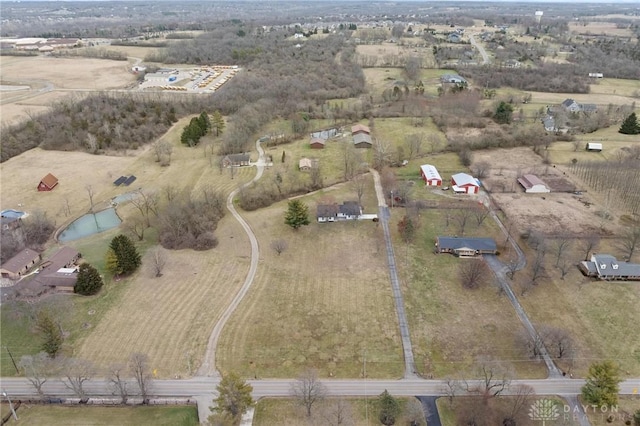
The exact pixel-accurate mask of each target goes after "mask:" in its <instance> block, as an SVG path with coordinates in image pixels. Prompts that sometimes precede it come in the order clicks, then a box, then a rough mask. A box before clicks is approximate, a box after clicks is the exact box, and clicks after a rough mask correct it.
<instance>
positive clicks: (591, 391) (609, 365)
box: [582, 360, 622, 407]
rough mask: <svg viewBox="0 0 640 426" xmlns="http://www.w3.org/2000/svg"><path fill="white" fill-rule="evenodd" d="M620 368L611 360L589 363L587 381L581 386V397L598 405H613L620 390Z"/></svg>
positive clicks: (616, 401)
mask: <svg viewBox="0 0 640 426" xmlns="http://www.w3.org/2000/svg"><path fill="white" fill-rule="evenodd" d="M621 381H622V380H621V379H620V368H619V367H618V366H617V365H616V364H614V363H613V362H612V361H608V360H607V361H602V362H596V363H593V364H591V366H590V367H589V374H588V375H587V383H585V385H584V386H583V387H582V398H584V400H585V401H586V402H588V403H589V404H595V405H597V406H598V407H602V406H609V407H610V406H614V405H616V404H617V403H618V392H619V391H620V386H619V384H620V382H621Z"/></svg>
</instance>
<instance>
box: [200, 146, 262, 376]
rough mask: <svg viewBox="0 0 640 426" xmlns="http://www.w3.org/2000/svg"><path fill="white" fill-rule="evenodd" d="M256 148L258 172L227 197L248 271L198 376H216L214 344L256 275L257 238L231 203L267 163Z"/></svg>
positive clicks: (211, 339) (219, 324) (216, 330)
mask: <svg viewBox="0 0 640 426" xmlns="http://www.w3.org/2000/svg"><path fill="white" fill-rule="evenodd" d="M256 149H257V150H258V162H257V163H256V167H257V169H258V172H257V173H256V176H255V177H254V178H253V179H252V180H251V181H249V182H247V183H245V184H244V185H242V186H241V187H240V188H238V189H236V190H234V191H233V192H231V194H229V197H227V209H228V210H229V211H230V212H231V214H232V215H233V217H235V218H236V220H237V221H238V222H240V225H242V228H244V231H245V232H246V233H247V236H249V241H250V242H251V264H250V266H249V272H248V273H247V276H246V278H245V280H244V284H242V287H241V288H240V291H238V293H236V295H235V297H234V298H233V300H232V301H231V303H230V304H229V305H228V306H227V309H225V311H224V313H223V314H222V316H221V317H220V319H219V320H218V322H217V323H216V325H215V326H214V327H213V331H212V332H211V336H209V342H208V343H207V351H206V353H205V355H204V359H203V361H202V365H201V366H200V368H199V369H198V373H197V374H198V376H212V375H215V376H218V371H217V370H216V346H217V345H218V339H219V338H220V334H221V333H222V329H223V328H224V326H225V324H226V323H227V321H228V320H229V318H230V317H231V314H233V312H234V311H235V310H236V308H237V307H238V305H239V304H240V302H241V301H242V299H243V298H244V296H245V295H246V294H247V292H248V291H249V288H250V287H251V284H252V283H253V278H254V277H255V276H256V271H257V270H258V259H259V258H260V247H259V246H258V239H257V238H256V236H255V234H254V233H253V231H252V230H251V227H250V226H249V224H248V223H247V222H246V221H245V220H244V219H243V218H242V216H240V214H239V213H238V211H237V210H236V208H235V206H234V205H233V199H234V198H235V196H236V195H237V194H238V191H240V189H242V188H243V187H245V186H248V185H250V184H252V183H253V182H255V181H257V180H259V179H260V178H261V177H262V173H264V168H265V165H266V164H267V162H266V158H265V157H264V150H263V149H262V147H261V146H260V141H259V140H258V141H256Z"/></svg>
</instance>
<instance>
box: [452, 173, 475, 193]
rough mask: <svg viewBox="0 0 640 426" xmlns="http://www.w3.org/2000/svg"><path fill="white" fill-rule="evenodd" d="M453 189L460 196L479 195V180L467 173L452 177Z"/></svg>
mask: <svg viewBox="0 0 640 426" xmlns="http://www.w3.org/2000/svg"><path fill="white" fill-rule="evenodd" d="M451 189H453V191H454V192H456V193H459V194H477V193H478V192H479V191H480V184H479V183H478V180H477V179H476V178H474V177H473V176H471V175H468V174H466V173H456V174H455V175H453V176H451Z"/></svg>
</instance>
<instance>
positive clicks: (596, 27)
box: [569, 17, 634, 37]
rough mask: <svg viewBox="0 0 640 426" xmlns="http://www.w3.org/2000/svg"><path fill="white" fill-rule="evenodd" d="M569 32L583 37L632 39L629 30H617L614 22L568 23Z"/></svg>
mask: <svg viewBox="0 0 640 426" xmlns="http://www.w3.org/2000/svg"><path fill="white" fill-rule="evenodd" d="M625 19H628V17H625ZM569 31H570V32H571V33H573V34H578V35H583V36H596V35H602V36H611V37H614V36H615V37H634V35H633V32H631V29H629V28H618V26H617V25H616V23H615V22H605V21H582V22H575V21H574V22H569Z"/></svg>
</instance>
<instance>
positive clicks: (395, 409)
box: [378, 389, 400, 426]
mask: <svg viewBox="0 0 640 426" xmlns="http://www.w3.org/2000/svg"><path fill="white" fill-rule="evenodd" d="M378 406H379V408H380V413H379V414H378V419H379V420H380V423H382V424H383V425H385V426H391V425H394V424H395V423H396V419H397V417H398V416H399V415H400V403H399V402H398V400H397V399H395V398H394V397H393V396H391V394H390V393H389V392H388V391H387V390H386V389H385V390H384V392H382V393H381V394H380V396H378Z"/></svg>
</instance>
